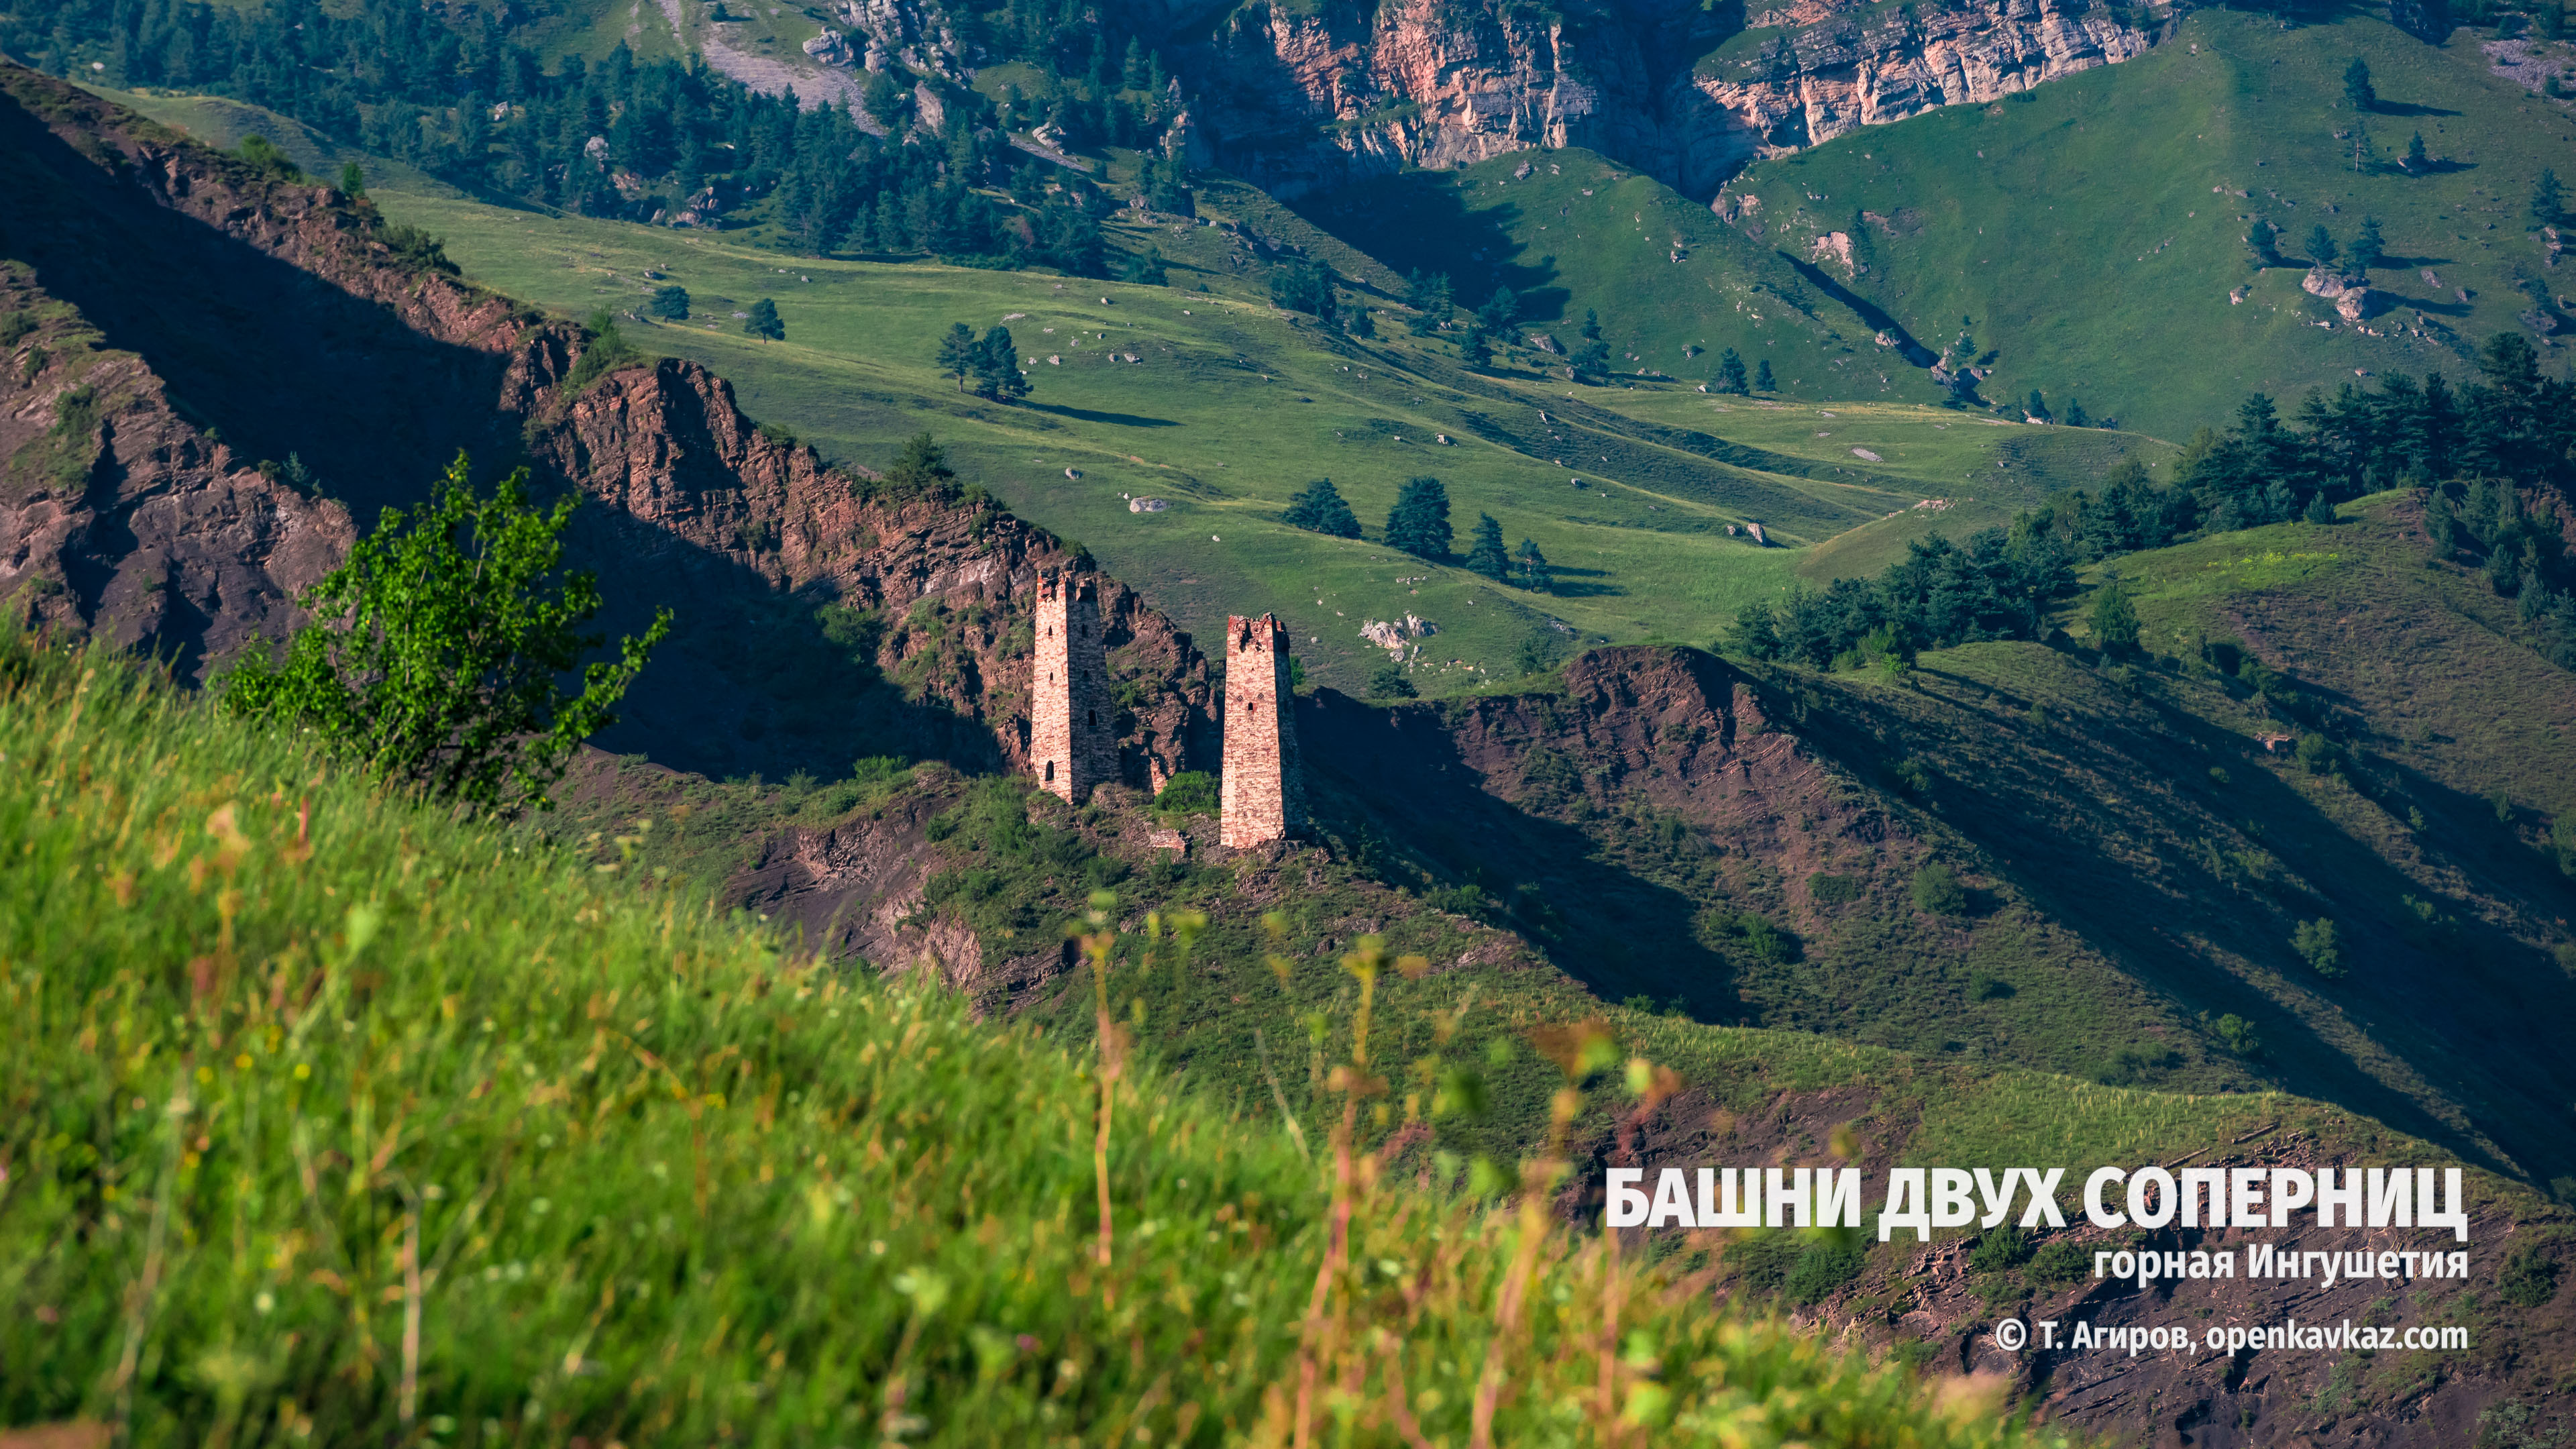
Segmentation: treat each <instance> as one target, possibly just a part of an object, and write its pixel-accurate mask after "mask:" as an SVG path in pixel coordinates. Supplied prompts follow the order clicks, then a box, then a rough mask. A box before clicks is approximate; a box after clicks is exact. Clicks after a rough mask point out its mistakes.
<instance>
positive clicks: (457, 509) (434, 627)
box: [222, 453, 671, 811]
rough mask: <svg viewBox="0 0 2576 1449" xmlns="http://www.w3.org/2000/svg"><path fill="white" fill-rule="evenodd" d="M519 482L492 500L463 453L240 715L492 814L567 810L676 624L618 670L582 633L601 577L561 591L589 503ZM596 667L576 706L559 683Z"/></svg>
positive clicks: (340, 576)
mask: <svg viewBox="0 0 2576 1449" xmlns="http://www.w3.org/2000/svg"><path fill="white" fill-rule="evenodd" d="M527 476H528V475H527V470H526V469H525V468H522V469H519V470H518V471H517V472H514V473H512V474H511V475H510V476H508V477H507V478H504V479H502V480H501V481H500V483H499V484H498V485H497V486H495V487H494V489H493V490H492V494H491V496H490V497H488V498H486V497H483V496H480V495H478V494H477V493H476V492H475V491H474V486H473V483H472V481H471V479H470V478H469V477H468V474H467V463H466V459H465V455H464V454H462V453H459V454H458V455H457V457H456V461H455V462H454V463H452V464H450V465H449V466H448V470H447V476H446V477H445V479H443V480H442V481H441V482H440V483H439V485H438V486H437V487H436V488H435V490H434V491H433V493H432V495H431V499H430V502H429V503H428V504H427V505H426V506H425V507H423V508H421V509H419V510H418V511H417V512H416V513H414V514H412V515H406V514H404V512H403V511H402V510H401V509H398V508H388V509H386V510H385V512H384V517H383V519H382V520H381V521H380V522H379V523H378V524H377V526H376V531H375V532H374V533H373V534H371V535H369V536H368V537H366V538H364V539H361V540H359V542H358V544H357V546H356V547H355V548H353V549H351V550H350V551H349V558H348V561H347V562H345V563H343V564H342V565H341V566H340V567H339V568H337V569H335V570H333V571H332V572H331V574H330V575H329V576H328V577H326V578H324V579H323V580H322V582H321V583H319V584H316V585H315V586H314V587H313V588H311V589H309V590H307V591H306V592H305V594H304V596H303V598H302V599H301V600H300V601H299V602H300V603H301V604H302V605H303V607H304V608H306V609H308V610H310V611H312V613H313V614H314V616H315V622H313V623H311V624H308V625H306V626H305V627H304V628H303V629H302V630H301V631H299V632H298V633H297V634H296V636H295V638H294V640H293V641H292V642H291V643H290V644H289V645H288V647H287V651H286V659H285V662H284V663H283V664H279V665H274V666H272V665H271V664H270V662H269V661H268V659H267V658H266V657H265V656H264V655H263V654H261V653H259V652H256V651H254V652H252V653H248V654H244V655H243V656H242V657H241V658H240V659H239V660H238V661H237V662H236V663H235V664H234V666H233V668H232V670H231V671H230V673H228V674H227V675H225V676H224V678H223V681H222V690H223V702H224V704H225V705H226V707H228V708H230V709H232V710H234V711H236V712H239V713H242V714H246V715H252V716H256V717H260V718H264V719H268V720H271V721H274V722H276V723H278V724H281V725H284V726H286V727H288V728H290V729H293V730H296V731H298V732H300V733H308V734H311V735H314V736H315V737H317V738H318V739H319V741H320V742H321V743H322V744H323V746H324V747H325V748H326V749H328V750H330V751H332V752H333V753H335V754H338V755H340V756H342V757H344V758H346V759H350V760H353V761H356V762H357V763H359V764H361V765H363V766H365V767H366V768H367V769H369V770H370V771H372V772H374V773H376V774H377V775H379V776H381V777H382V778H384V779H386V780H389V781H392V782H395V783H397V784H400V785H403V786H406V787H410V788H416V789H419V790H421V791H423V792H425V793H427V794H428V795H430V796H433V797H435V798H439V799H446V800H454V801H457V802H459V803H462V804H465V805H468V806H473V807H476V808H479V809H483V810H492V811H511V810H517V809H522V808H533V809H538V810H545V809H550V808H552V806H553V801H552V800H551V799H550V798H549V797H548V795H547V791H548V790H549V789H551V788H552V786H553V784H554V782H555V781H556V780H557V779H559V778H561V777H562V775H563V771H564V766H565V761H566V760H567V759H568V758H569V757H570V756H571V754H572V751H573V749H574V748H575V747H576V746H578V745H579V744H580V743H581V742H582V741H583V740H585V739H588V738H589V737H590V736H591V735H592V734H593V733H595V732H597V731H599V730H601V729H604V728H606V727H607V726H609V725H611V724H614V723H616V721H617V714H616V706H617V702H618V701H619V700H620V699H621V698H623V697H624V696H625V693H626V689H627V686H628V685H630V684H632V683H633V682H634V679H635V676H636V675H637V674H638V673H640V672H642V670H643V668H644V665H645V661H646V660H647V659H649V658H650V657H651V655H652V652H653V649H654V647H655V646H657V645H659V644H660V643H661V642H662V640H663V639H664V638H666V637H668V635H669V634H670V630H671V613H670V611H669V610H668V609H664V610H661V611H660V612H659V613H658V614H657V615H656V617H655V618H654V621H653V625H652V627H651V628H649V629H647V630H646V631H645V634H644V637H643V638H642V639H635V638H628V639H626V640H624V641H622V643H621V644H620V645H619V656H618V659H617V661H616V662H615V663H608V662H605V661H599V662H593V663H591V664H589V665H587V666H583V665H582V663H581V658H582V656H583V655H584V654H586V653H589V652H590V651H592V650H594V649H596V648H598V647H599V646H600V645H601V644H602V643H604V642H606V641H605V638H604V636H601V635H596V634H583V633H581V632H579V630H580V628H581V626H582V625H584V624H586V623H588V622H589V621H590V619H591V618H592V616H594V615H596V614H597V613H598V612H599V608H600V603H601V600H600V595H599V585H598V582H597V580H596V579H594V578H593V577H592V576H591V575H590V574H588V573H586V572H575V573H571V574H566V575H563V576H562V577H560V578H557V577H555V574H556V568H557V565H558V564H559V562H560V561H561V559H562V557H563V537H562V535H563V531H564V528H565V526H566V525H567V524H568V523H570V522H571V520H572V513H573V507H574V503H575V501H576V500H575V498H574V496H573V495H570V494H567V495H565V496H564V497H563V498H561V499H560V500H558V501H557V502H556V504H555V506H554V508H553V509H551V510H549V511H540V510H539V509H538V508H537V507H536V506H535V505H534V504H532V503H530V502H529V501H528V497H527ZM575 669H579V670H580V671H581V680H582V690H581V693H580V694H578V695H571V696H567V695H566V694H564V693H563V691H562V690H561V689H559V688H558V687H557V684H556V680H557V679H558V678H559V677H560V676H562V675H564V674H566V673H569V672H571V671H573V670H575Z"/></svg>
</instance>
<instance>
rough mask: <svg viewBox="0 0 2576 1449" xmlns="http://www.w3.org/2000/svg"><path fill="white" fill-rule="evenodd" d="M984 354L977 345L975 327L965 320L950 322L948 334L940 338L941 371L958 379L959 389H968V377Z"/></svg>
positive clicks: (971, 374) (960, 390)
mask: <svg viewBox="0 0 2576 1449" xmlns="http://www.w3.org/2000/svg"><path fill="white" fill-rule="evenodd" d="M983 355H984V353H983V349H982V348H980V347H978V346H976V345H975V329H973V328H972V327H969V326H967V325H966V324H965V323H963V322H953V323H950V324H949V327H948V334H947V335H946V336H944V337H942V338H940V339H939V371H940V372H941V374H942V375H944V376H948V377H953V378H955V379H957V390H958V391H959V392H964V391H965V390H966V379H967V378H969V377H971V376H973V375H974V372H975V364H976V362H977V361H978V360H979V359H980V358H982V357H983Z"/></svg>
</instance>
